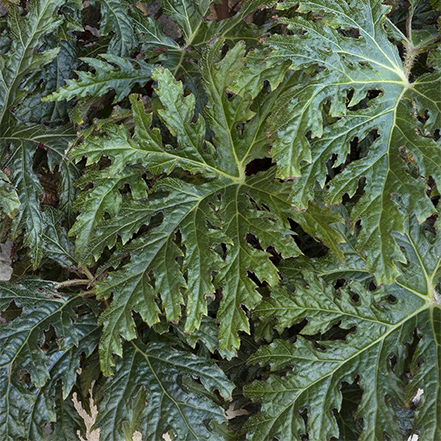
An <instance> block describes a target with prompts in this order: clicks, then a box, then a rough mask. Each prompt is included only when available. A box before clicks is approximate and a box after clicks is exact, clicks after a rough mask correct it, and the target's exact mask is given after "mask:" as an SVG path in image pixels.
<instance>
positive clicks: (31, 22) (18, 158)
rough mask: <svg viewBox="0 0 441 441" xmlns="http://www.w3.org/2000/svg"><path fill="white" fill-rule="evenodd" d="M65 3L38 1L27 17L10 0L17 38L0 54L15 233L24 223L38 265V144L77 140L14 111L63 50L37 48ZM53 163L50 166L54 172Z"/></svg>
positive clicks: (0, 146)
mask: <svg viewBox="0 0 441 441" xmlns="http://www.w3.org/2000/svg"><path fill="white" fill-rule="evenodd" d="M63 3H64V2H62V1H50V2H46V1H36V2H34V3H33V4H32V7H31V8H30V10H29V12H28V13H27V14H26V16H25V17H22V16H21V9H20V8H19V7H18V6H17V5H15V4H11V6H10V7H9V11H8V15H7V19H8V31H9V32H10V34H11V35H12V37H13V39H12V43H11V46H10V48H9V50H8V51H7V52H6V53H5V54H0V70H1V74H0V130H1V136H0V159H1V160H2V166H3V167H4V166H6V167H8V168H10V169H11V170H12V172H11V182H12V184H13V185H14V186H15V188H16V190H17V194H18V197H19V200H20V207H19V210H18V212H17V214H16V216H15V219H14V223H13V228H12V233H11V237H12V238H15V237H16V236H17V234H18V233H19V232H20V231H21V230H22V229H23V228H24V230H25V240H24V243H25V245H26V246H28V247H29V254H30V256H31V259H32V263H33V265H34V267H37V266H38V264H39V263H40V260H41V258H42V256H43V253H42V241H41V238H42V233H43V218H42V213H41V211H40V199H39V198H40V197H41V196H42V193H43V188H42V186H41V184H40V182H39V179H38V178H37V176H36V175H35V173H34V171H33V167H34V161H33V158H34V153H35V150H36V148H37V146H38V145H41V146H46V148H51V149H54V150H58V151H59V150H60V145H61V146H62V147H61V148H62V150H63V151H64V149H65V148H66V147H67V140H68V139H72V138H73V135H74V134H73V132H72V129H71V128H70V127H66V128H62V129H52V130H51V131H48V129H47V128H46V127H41V126H37V125H29V124H24V123H20V122H18V121H17V120H16V119H15V118H14V117H13V115H12V113H11V110H12V109H13V108H14V107H15V106H16V105H17V104H19V102H20V101H21V100H22V99H23V98H24V97H25V96H26V88H25V87H22V86H23V81H24V80H25V78H26V76H27V75H29V74H31V73H33V72H36V71H37V72H38V71H39V70H40V69H41V68H42V67H43V66H44V65H45V64H46V63H49V62H50V61H52V60H53V58H54V57H55V56H56V55H57V53H58V52H59V48H54V49H49V50H46V51H41V52H38V51H37V49H38V48H39V47H40V46H41V45H42V43H43V41H42V39H43V37H44V36H45V35H46V34H48V33H50V32H53V31H54V30H55V29H56V28H57V26H59V25H60V23H61V22H62V20H63V18H62V16H59V15H58V9H59V7H60V6H61V5H62V4H63ZM8 146H9V151H8ZM60 162H61V161H59V162H56V163H55V164H60ZM55 164H54V165H55ZM54 165H52V166H51V167H52V171H53V167H54ZM66 168H67V167H66ZM71 174H72V171H71V170H66V173H65V174H63V175H64V177H63V180H62V181H63V183H64V184H66V179H67V178H68V176H70V175H71ZM64 187H66V185H64ZM71 196H72V187H71V186H70V188H69V190H68V191H63V192H62V197H63V205H64V204H65V203H66V202H67V201H66V200H69V197H70V199H71V200H70V203H72V197H71Z"/></svg>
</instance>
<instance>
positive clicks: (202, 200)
mask: <svg viewBox="0 0 441 441" xmlns="http://www.w3.org/2000/svg"><path fill="white" fill-rule="evenodd" d="M221 45H222V42H218V43H216V44H215V45H213V46H212V47H211V48H210V49H209V50H208V51H206V54H205V56H204V57H203V61H202V63H201V73H202V77H203V79H204V84H205V87H206V91H207V95H208V97H209V101H208V103H207V106H206V107H205V108H204V116H205V120H206V121H207V123H208V124H209V125H210V128H211V130H213V133H214V136H213V137H212V138H211V140H210V141H209V140H207V139H206V128H205V124H206V123H205V121H204V119H203V118H202V116H199V117H198V119H197V120H196V121H194V122H193V114H194V107H195V98H194V96H193V95H188V96H186V97H184V96H183V89H182V85H181V84H180V83H178V82H176V81H175V80H174V79H173V77H172V76H171V74H170V73H169V72H168V71H166V70H156V71H155V72H154V78H155V79H156V80H157V81H158V83H159V87H158V89H157V93H158V96H159V98H160V100H161V102H162V105H163V108H162V109H161V110H159V114H160V117H161V119H162V120H163V122H164V123H165V124H166V125H167V127H168V129H169V130H170V132H171V134H172V135H173V136H174V137H175V142H176V145H177V146H176V147H172V146H169V145H165V146H164V145H163V143H162V141H161V137H160V135H159V131H158V130H157V129H151V121H152V116H151V115H150V114H146V113H145V111H144V108H143V105H142V103H141V102H139V101H136V100H135V99H132V105H133V112H134V119H135V123H136V128H135V135H134V137H133V138H130V136H129V134H128V133H127V130H126V129H125V127H123V126H109V127H106V133H107V135H106V137H103V138H101V137H99V138H87V139H86V140H85V142H83V143H82V144H80V145H79V146H77V147H76V148H75V149H74V150H73V151H72V156H73V157H74V158H75V159H77V160H78V159H80V158H81V157H83V156H87V158H88V164H92V163H94V162H97V161H98V160H99V159H100V158H101V157H102V156H103V155H105V156H107V157H108V158H109V159H110V160H111V161H112V163H111V164H110V165H109V166H108V167H107V168H106V169H105V170H104V171H103V172H102V173H104V174H106V176H107V177H108V178H109V182H111V180H112V179H114V177H116V178H118V177H119V176H120V173H121V170H122V169H123V167H125V166H126V165H127V164H133V163H135V162H139V163H141V164H142V165H144V166H145V167H147V169H149V170H150V171H151V172H152V173H153V174H157V173H159V172H165V173H167V174H170V173H172V172H173V170H176V168H177V167H179V168H180V169H184V170H188V171H190V172H191V173H193V174H199V175H201V177H203V178H205V181H204V180H202V181H200V184H198V183H197V181H195V182H193V183H191V184H190V183H188V182H185V180H183V179H177V178H166V179H164V178H163V179H159V180H157V181H156V183H155V187H154V192H153V194H152V195H151V196H150V200H149V201H145V200H141V201H133V202H129V201H128V200H127V203H124V202H123V204H122V205H121V208H120V209H119V214H118V215H117V216H115V217H113V218H112V219H111V220H110V221H108V222H106V223H105V224H103V226H102V227H99V228H98V229H95V230H96V231H97V233H93V231H94V229H93V224H90V223H88V222H87V223H85V222H84V221H83V219H81V216H83V214H82V215H81V216H80V218H79V221H78V222H77V224H76V226H75V227H74V230H73V231H72V232H73V233H78V237H77V250H84V251H86V250H87V253H86V254H84V253H82V252H80V253H79V254H80V255H81V257H82V259H86V260H87V259H90V258H92V256H93V257H95V258H97V257H98V256H99V255H100V253H101V252H102V250H103V248H104V247H105V246H108V247H112V246H114V245H115V243H116V240H117V237H118V236H119V237H120V238H121V239H122V243H123V244H125V243H126V242H128V241H130V240H131V239H132V236H133V234H135V233H137V232H138V231H139V229H140V228H141V227H142V226H143V225H144V226H148V229H147V232H146V233H145V234H143V235H141V236H140V237H138V238H136V239H135V240H133V241H132V242H130V243H129V244H128V245H126V246H125V247H123V248H122V249H121V250H120V251H118V252H119V253H130V256H131V261H130V263H129V264H127V265H126V266H125V267H124V269H122V270H119V271H116V272H113V273H111V274H109V276H108V278H107V279H106V280H105V281H103V282H101V283H99V285H98V287H97V291H98V296H99V298H108V297H109V296H110V295H111V294H112V293H113V300H112V303H111V305H110V308H108V309H107V310H106V311H105V313H104V314H103V315H102V316H101V322H102V323H103V324H104V333H103V341H102V344H101V356H102V363H103V368H104V371H105V372H106V373H109V372H110V371H109V368H110V366H111V365H112V364H113V362H112V353H116V354H119V355H121V346H120V336H122V337H123V338H125V339H127V340H130V339H133V338H135V336H136V334H135V332H134V325H133V322H132V317H131V315H132V311H136V312H138V313H140V314H141V316H142V318H143V319H144V320H145V321H146V322H147V323H148V324H153V323H155V322H157V321H158V313H159V312H160V310H161V309H163V310H164V311H165V313H166V317H167V319H168V320H172V321H176V320H178V319H179V316H180V313H181V311H180V306H179V305H180V304H182V303H184V301H185V302H186V305H187V306H186V312H187V320H186V331H187V332H188V331H189V332H191V331H193V330H194V329H196V328H198V327H199V325H200V320H201V316H202V315H206V313H207V309H206V308H207V306H206V300H205V297H206V296H207V295H213V293H214V292H215V290H216V289H221V290H222V292H223V299H222V301H221V305H220V310H219V313H218V320H219V323H220V333H219V339H220V349H231V348H233V347H236V348H237V347H238V346H239V338H238V336H237V331H238V330H244V331H246V332H249V324H248V319H247V317H246V313H245V311H244V310H243V309H242V305H243V306H246V308H248V309H252V308H253V307H254V306H255V305H256V303H257V302H258V300H259V298H260V296H259V294H258V293H257V292H256V291H255V288H256V285H255V282H253V281H252V280H251V279H250V278H249V277H248V274H249V273H253V274H254V275H255V277H257V278H258V279H259V280H260V281H262V282H263V281H266V282H268V283H269V284H270V285H275V284H277V283H278V280H279V277H278V274H277V269H276V267H275V266H274V264H273V263H272V262H271V261H270V260H269V257H270V255H269V254H268V252H266V251H265V250H267V249H268V248H269V247H274V248H275V249H276V250H277V251H278V252H279V253H281V254H282V255H283V256H286V257H288V256H294V255H297V254H299V250H298V248H297V246H296V245H295V243H294V241H293V239H292V237H291V232H290V231H289V224H288V216H290V215H292V216H293V217H294V218H296V216H298V217H299V222H302V220H301V218H302V216H299V214H298V213H297V214H296V213H295V212H293V211H292V209H291V205H290V201H289V188H288V186H287V185H286V184H283V183H280V182H278V181H276V180H274V174H275V170H274V169H270V170H268V171H267V172H265V173H259V174H256V175H253V176H249V177H247V176H246V174H245V168H246V165H247V164H248V163H249V162H250V161H251V160H252V159H254V158H258V157H264V156H266V155H267V145H268V140H267V137H266V116H267V115H268V112H269V111H270V108H269V107H268V108H266V109H263V108H259V110H258V111H257V112H253V111H251V109H250V106H251V105H252V101H251V99H250V98H248V97H247V98H245V99H243V98H241V97H239V96H233V97H231V98H228V97H227V95H226V89H227V87H228V84H229V83H230V82H231V79H230V77H228V76H225V75H224V72H234V71H235V70H237V69H240V68H241V65H242V57H243V46H242V45H237V46H236V47H235V48H234V49H233V50H232V51H230V52H228V53H227V55H226V56H225V57H224V58H223V59H222V60H221V61H218V56H219V55H218V54H219V52H218V51H219V49H220V47H221ZM265 94H266V98H267V100H268V102H269V103H274V102H276V95H275V96H271V93H270V92H265ZM248 120H249V121H248ZM98 188H101V186H99V187H98ZM113 194H115V193H113ZM109 195H110V193H109ZM117 205H118V204H117ZM112 210H113V208H112ZM116 211H117V210H116V209H115V210H114V211H109V213H111V214H113V215H114V214H116ZM319 213H320V214H321V215H322V216H324V218H328V220H329V223H331V224H332V223H334V222H338V221H339V219H340V218H339V217H338V216H337V217H336V215H335V213H332V214H331V213H327V212H326V209H325V208H323V210H321V211H320V210H318V211H317V212H313V211H311V216H312V218H314V217H317V216H318V217H319ZM158 216H160V218H158ZM302 219H303V220H304V222H305V224H306V223H311V217H308V216H306V217H303V218H302ZM158 222H159V225H158ZM155 223H156V225H157V226H155ZM88 225H89V226H91V227H92V229H91V230H90V229H89V230H88V231H90V233H87V234H91V235H94V234H95V235H96V239H95V240H94V241H92V243H89V242H87V241H85V240H84V239H83V232H84V231H86V230H85V228H86V227H87V228H90V227H88ZM150 225H151V226H150ZM178 231H179V234H180V236H181V238H182V239H181V240H182V245H183V246H182V248H181V249H180V248H179V247H178V242H177V241H176V240H175V234H176V233H177V232H178ZM323 231H326V233H325V234H321V233H318V234H319V237H320V238H323V240H324V241H325V242H326V243H333V242H336V241H337V242H338V241H339V239H340V236H339V235H338V234H337V233H336V232H335V231H334V230H333V229H332V228H330V227H329V225H326V227H325V228H324V230H323ZM250 235H253V236H254V237H256V238H257V240H258V241H259V246H255V247H253V246H251V245H250V243H249V242H248V241H249V238H250ZM221 243H224V244H225V245H226V255H225V256H224V258H222V256H221V255H219V251H215V248H216V246H217V245H219V244H221ZM181 255H183V256H184V258H183V261H182V266H181V265H180V264H178V260H177V259H178V257H179V256H181ZM213 271H216V272H217V275H216V277H215V279H214V280H213V279H212V272H213ZM184 276H185V278H184ZM181 288H185V290H184V292H183V294H184V296H183V294H182V293H181V292H180V289H181ZM155 298H156V299H158V300H159V299H160V300H161V303H162V308H160V304H159V303H157V300H155Z"/></svg>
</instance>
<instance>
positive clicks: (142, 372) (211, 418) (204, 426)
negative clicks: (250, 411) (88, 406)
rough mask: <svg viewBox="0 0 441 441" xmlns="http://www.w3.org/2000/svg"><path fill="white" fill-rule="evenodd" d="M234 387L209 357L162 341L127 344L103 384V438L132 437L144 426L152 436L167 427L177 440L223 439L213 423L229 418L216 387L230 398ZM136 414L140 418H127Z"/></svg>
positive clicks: (100, 417)
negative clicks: (194, 353)
mask: <svg viewBox="0 0 441 441" xmlns="http://www.w3.org/2000/svg"><path fill="white" fill-rule="evenodd" d="M196 381H199V382H200V383H199V384H197V382H196ZM199 388H200V389H201V390H199ZM232 388H233V385H232V383H230V382H229V381H228V379H227V378H226V376H225V374H224V373H223V372H222V371H221V370H220V369H219V368H218V367H217V366H216V365H215V364H214V363H213V362H211V361H208V360H207V359H204V358H202V357H197V356H195V355H192V354H188V353H184V352H180V351H176V350H174V349H172V348H171V347H170V346H168V345H164V344H161V343H149V344H148V345H143V344H142V343H140V342H139V341H135V342H131V343H126V345H125V349H124V356H123V360H121V362H119V363H118V365H117V367H116V370H115V376H114V378H113V379H112V380H108V381H107V384H106V386H105V387H104V389H103V394H104V396H105V399H104V401H103V402H102V403H101V405H100V409H99V413H98V420H97V422H96V425H97V426H98V427H99V428H100V436H101V438H100V439H103V440H114V439H123V438H122V437H123V436H124V435H123V431H124V432H125V437H126V439H130V438H131V437H132V433H133V430H134V429H140V430H141V431H142V433H143V437H145V439H146V440H151V441H155V440H157V439H160V438H161V437H162V435H163V434H164V433H166V432H168V431H171V432H172V433H173V434H174V435H175V436H176V439H185V440H195V441H196V440H221V439H222V438H220V437H219V436H217V434H216V433H215V431H214V430H213V426H212V423H213V422H217V423H222V422H225V421H226V418H225V415H224V412H223V410H222V408H220V407H219V406H218V405H217V404H216V403H215V402H214V401H215V398H214V395H213V393H214V391H215V390H217V391H218V392H219V393H220V394H221V396H222V397H223V399H224V400H226V399H228V398H229V397H230V395H231V392H232ZM136 408H137V409H138V410H137V411H136V410H135V409H136ZM134 415H136V419H133V418H132V419H131V420H130V419H128V418H127V417H129V418H130V417H132V416H134ZM129 427H130V429H129Z"/></svg>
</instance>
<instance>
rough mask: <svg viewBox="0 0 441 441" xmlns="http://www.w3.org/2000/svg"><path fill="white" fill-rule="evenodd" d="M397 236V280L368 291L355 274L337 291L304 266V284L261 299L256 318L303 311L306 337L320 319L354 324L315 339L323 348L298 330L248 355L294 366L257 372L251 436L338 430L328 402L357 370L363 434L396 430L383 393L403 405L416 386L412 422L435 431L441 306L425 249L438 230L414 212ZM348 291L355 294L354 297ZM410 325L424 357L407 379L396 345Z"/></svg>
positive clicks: (285, 323)
mask: <svg viewBox="0 0 441 441" xmlns="http://www.w3.org/2000/svg"><path fill="white" fill-rule="evenodd" d="M397 237H398V236H397ZM398 241H399V243H400V245H401V246H403V248H404V249H405V253H406V256H407V258H408V260H409V263H408V264H407V265H402V266H400V270H401V271H402V276H400V277H399V278H398V279H397V283H396V284H395V285H390V286H388V287H385V288H382V289H380V290H378V292H374V293H371V292H369V291H366V290H364V289H363V288H362V287H361V286H360V285H358V284H357V283H355V282H353V283H352V284H349V285H348V286H347V288H342V289H341V290H340V293H338V295H337V293H336V292H335V290H334V289H333V288H332V287H331V286H329V285H326V284H325V283H324V282H323V281H321V280H320V279H319V278H317V277H315V276H312V275H311V274H310V273H305V281H306V285H297V287H296V293H295V294H294V295H293V294H288V293H287V292H286V291H283V290H282V291H280V292H275V293H274V294H275V295H274V297H273V299H269V301H268V302H267V303H266V304H262V306H261V307H259V308H260V311H261V313H262V317H264V318H265V319H271V318H273V319H274V318H276V319H277V320H279V324H280V326H281V327H282V328H284V327H289V326H292V325H293V324H294V323H299V322H300V321H301V320H303V319H304V318H307V320H308V324H307V325H306V327H305V328H303V330H302V334H303V335H305V336H308V335H314V334H316V333H317V332H319V333H320V332H324V330H325V328H324V326H325V327H326V329H327V328H328V327H329V326H332V324H339V326H340V327H341V328H345V329H349V328H351V326H353V325H356V330H355V331H354V332H353V333H350V334H348V335H347V336H346V338H345V340H344V341H343V342H338V341H327V342H325V341H323V340H322V341H321V342H320V344H322V345H324V346H325V347H326V351H320V350H318V349H314V347H313V345H311V342H308V341H307V340H305V339H303V337H302V336H299V338H298V340H297V341H296V343H295V344H293V345H292V344H290V343H288V342H286V341H283V340H276V341H275V342H274V343H272V344H271V345H270V346H267V347H262V348H261V349H260V350H259V351H258V352H257V354H256V355H255V356H253V357H252V358H251V360H250V362H258V363H263V364H265V363H271V365H272V369H273V370H275V369H278V368H280V367H283V366H286V365H287V364H288V365H291V364H293V365H294V366H295V368H294V370H293V372H290V373H288V375H287V376H286V377H285V378H280V377H278V376H271V377H270V379H269V380H268V382H267V383H265V382H259V381H258V382H255V383H253V385H251V386H249V387H247V393H249V394H250V396H251V397H252V398H253V399H257V400H262V401H263V402H264V408H263V411H262V414H260V415H258V416H257V417H255V418H254V419H252V420H251V421H250V423H249V426H248V427H249V430H250V432H249V438H250V439H262V440H263V439H267V437H268V436H271V435H273V436H276V437H277V438H278V439H280V440H284V439H297V438H298V437H299V435H300V433H308V434H309V437H310V439H312V440H317V441H318V440H322V439H328V438H329V437H331V436H336V437H338V436H339V432H338V427H337V424H336V420H335V418H334V415H333V413H332V411H331V409H332V408H336V409H339V408H340V403H341V396H340V386H341V382H342V381H346V382H349V383H352V381H354V379H355V378H356V376H357V375H358V376H359V378H360V380H359V384H360V386H361V388H362V389H363V390H364V393H363V396H362V400H361V403H360V406H359V407H358V410H357V415H359V416H360V417H362V418H363V425H364V430H363V432H362V434H361V437H360V439H361V440H363V441H364V440H369V441H371V440H372V441H373V440H378V439H381V438H382V437H383V434H384V433H386V434H387V435H388V436H390V437H391V438H392V439H400V438H401V437H402V434H401V431H400V428H399V427H398V425H397V424H396V416H395V411H394V409H393V408H392V405H391V404H390V402H388V400H386V396H392V397H394V399H395V400H396V402H397V403H398V405H399V406H402V407H405V406H407V405H408V400H410V399H411V398H412V397H413V394H412V392H411V391H413V392H415V391H416V388H418V387H419V388H422V389H424V391H426V390H429V389H430V392H429V396H428V397H427V404H428V406H426V403H424V402H422V403H421V405H420V408H419V409H418V410H417V415H420V416H421V418H418V417H417V418H416V419H415V427H414V430H415V431H421V432H420V436H421V437H422V438H423V439H427V440H432V439H436V436H438V434H439V428H438V427H437V425H436V424H433V421H434V420H433V419H431V418H435V419H436V417H435V414H436V413H437V412H439V405H438V403H439V400H438V398H437V397H438V396H439V387H438V386H436V387H433V386H432V384H433V381H434V378H438V376H439V369H438V367H437V360H438V359H439V340H438V334H439V331H438V328H437V323H438V320H439V314H440V306H439V297H438V294H437V292H436V291H435V288H434V285H433V283H438V281H439V277H440V264H441V260H440V258H438V257H437V258H436V259H432V258H430V257H429V254H430V253H431V252H432V251H434V250H437V249H438V248H439V239H438V238H435V237H434V236H432V235H431V233H424V231H423V227H421V226H419V225H418V224H417V222H416V220H415V219H412V221H410V222H409V225H408V226H407V230H406V234H405V235H402V236H399V239H398ZM419 249H421V254H419ZM429 249H430V251H429ZM415 253H418V256H417V254H415ZM415 276H417V277H415ZM354 293H356V294H357V302H355V301H354V300H353V295H354ZM388 295H393V297H394V298H395V299H396V304H393V305H391V304H388V303H387V302H385V299H386V297H387V296H388ZM278 298H279V300H277V299H278ZM282 305H283V306H282ZM259 308H258V310H257V314H259ZM337 311H340V312H337ZM414 329H417V331H418V333H420V335H421V337H422V339H421V340H420V342H419V344H418V347H417V350H416V352H415V353H414V354H412V360H413V361H412V363H416V362H417V360H420V361H421V356H422V353H423V352H424V354H425V359H424V363H422V365H421V366H418V367H417V366H416V365H415V364H413V370H412V375H413V377H412V378H411V380H410V382H409V381H408V380H407V379H406V375H405V372H404V371H403V370H402V369H403V368H404V364H403V362H404V360H403V359H405V357H406V351H403V350H402V349H401V348H402V346H401V345H404V343H405V342H409V341H411V340H412V338H413V337H412V335H413V332H414ZM391 354H394V355H396V356H397V358H398V363H397V365H396V368H395V369H394V370H392V369H390V367H389V365H388V362H387V360H388V359H389V357H390V356H391ZM304 372H307V373H305V374H303V373H304ZM434 403H437V404H434ZM304 406H307V407H308V425H307V427H305V425H304V421H303V420H302V419H301V418H300V416H299V415H298V413H297V410H299V409H302V408H303V407H304ZM305 431H306V432H305Z"/></svg>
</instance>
